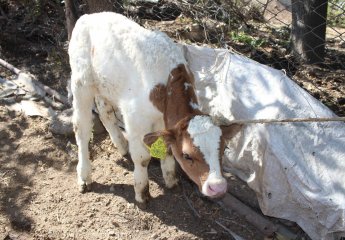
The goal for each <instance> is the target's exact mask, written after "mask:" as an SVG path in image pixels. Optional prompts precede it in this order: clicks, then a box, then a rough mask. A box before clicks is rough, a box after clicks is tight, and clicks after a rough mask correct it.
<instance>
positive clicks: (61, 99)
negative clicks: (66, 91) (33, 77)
mask: <svg viewBox="0 0 345 240" xmlns="http://www.w3.org/2000/svg"><path fill="white" fill-rule="evenodd" d="M34 82H35V84H36V85H38V86H39V87H40V88H42V89H43V90H44V91H46V92H47V93H48V94H49V95H51V96H52V97H53V98H54V99H56V100H58V101H59V102H61V103H63V104H65V105H68V104H69V103H68V99H67V97H65V96H63V95H61V94H60V93H58V92H57V91H55V90H54V89H51V88H50V87H48V86H46V85H44V84H43V83H41V82H39V81H34Z"/></svg>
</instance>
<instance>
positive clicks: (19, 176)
mask: <svg viewBox="0 0 345 240" xmlns="http://www.w3.org/2000/svg"><path fill="white" fill-rule="evenodd" d="M10 2H15V1H10ZM51 2H53V1H51ZM0 7H1V5H0ZM53 7H54V6H51V5H49V6H48V8H47V9H46V11H45V12H44V15H45V16H49V17H42V18H39V19H36V20H35V21H32V19H31V18H30V17H29V16H28V15H27V14H24V13H25V8H23V7H19V8H18V9H15V11H17V14H13V15H11V14H10V13H8V16H7V17H8V18H9V19H10V20H9V21H8V22H6V24H7V25H5V24H4V21H2V22H1V21H0V28H1V30H3V32H2V33H1V34H0V58H3V59H5V60H7V61H8V62H10V63H12V64H13V65H15V66H17V67H18V68H20V69H26V70H29V71H30V72H31V73H33V74H35V75H36V76H37V77H38V79H39V80H40V81H41V82H43V83H44V84H46V85H48V86H50V87H52V88H54V89H56V90H58V91H59V92H60V93H62V94H66V89H65V87H66V79H68V77H69V67H68V56H67V54H66V51H65V50H64V44H65V42H64V39H66V32H65V30H64V19H63V18H61V17H59V16H61V14H63V12H61V11H60V12H58V11H57V12H55V11H53ZM3 10H4V11H5V12H7V9H3ZM21 11H22V12H23V14H18V12H21ZM18 29H19V30H20V31H19V30H18ZM5 30H6V31H5ZM334 44H335V45H336V44H338V43H337V42H336V43H334ZM337 51H338V50H337ZM254 54H256V53H254ZM333 56H340V57H341V59H345V57H344V56H345V54H344V53H342V54H341V55H339V54H335V55H330V57H328V58H327V62H328V63H332V62H334V61H333V60H334V59H333V58H332V57H333ZM250 57H252V58H254V59H255V55H254V57H253V56H250ZM267 62H270V59H268V61H267ZM287 64H289V62H287ZM333 69H334V70H333ZM333 69H332V68H328V67H327V66H326V67H323V66H318V67H316V68H315V67H310V68H301V70H300V71H298V70H293V71H292V72H293V73H294V74H295V78H296V79H297V82H298V83H299V84H300V85H301V86H302V87H304V88H305V89H307V90H308V91H309V92H310V93H311V94H313V95H314V96H315V97H316V98H318V99H320V100H321V101H323V102H324V103H325V104H326V105H327V106H329V107H331V108H332V110H334V111H335V112H336V113H337V114H338V115H341V116H343V115H344V114H345V101H344V93H345V89H344V86H345V85H344V81H345V70H344V69H343V68H342V66H335V65H334V66H333ZM0 76H1V77H3V78H7V79H11V78H12V77H13V75H12V73H10V72H9V71H7V70H4V69H3V68H0ZM48 128H49V122H48V120H45V119H43V118H41V117H31V118H29V117H25V116H24V115H22V114H20V113H15V112H11V111H9V110H8V109H7V108H6V106H5V104H4V103H3V102H0V240H2V239H6V240H11V239H12V240H19V239H21V240H24V239H25V240H27V239H90V240H91V239H162V240H163V239H176V240H177V239H180V240H182V239H234V238H233V236H232V235H231V234H230V233H229V232H228V231H227V230H225V229H224V228H222V227H221V226H220V225H219V223H220V224H221V225H223V226H225V227H226V228H227V229H230V230H231V231H233V232H234V233H236V234H238V235H239V236H241V237H243V238H244V239H263V238H264V236H263V235H262V234H261V233H260V232H259V231H258V230H257V229H256V228H254V227H253V226H252V225H251V224H249V223H248V222H247V221H246V220H245V219H244V218H243V217H240V216H239V215H238V214H237V213H236V212H231V211H225V210H224V209H222V208H221V206H220V205H219V204H217V202H212V201H210V200H208V199H206V198H203V197H201V196H200V194H199V192H198V190H197V189H196V188H195V186H194V184H192V183H191V182H190V181H189V180H188V179H187V178H186V177H185V176H184V175H183V174H181V173H180V174H179V176H180V184H179V187H177V188H176V189H173V190H167V189H166V188H165V187H164V181H163V178H162V174H161V171H160V166H159V162H158V161H157V160H156V161H155V160H153V161H151V164H150V166H149V178H150V193H151V196H152V199H151V201H150V203H149V205H148V208H147V209H145V210H141V209H139V208H138V207H137V206H136V205H135V201H134V188H133V174H132V170H133V164H132V162H131V160H130V159H128V158H127V157H125V158H122V157H120V155H119V154H118V153H117V151H116V148H115V147H114V146H113V145H112V143H111V141H110V138H109V137H108V135H107V134H100V135H95V136H94V137H93V139H92V142H91V143H90V150H91V151H90V152H91V159H92V161H93V180H94V183H93V186H92V191H91V192H88V193H85V194H81V193H79V192H78V188H77V184H76V171H75V168H76V164H77V152H76V150H77V147H76V145H75V141H74V138H73V137H67V136H60V135H53V134H52V133H51V132H50V131H49V130H48ZM228 180H229V183H230V186H229V189H230V192H231V193H232V194H233V195H235V196H237V197H238V198H240V200H241V201H243V202H244V203H246V204H247V205H249V206H251V207H252V208H254V209H256V210H258V205H257V202H256V198H255V194H254V193H253V192H252V191H251V190H250V189H248V187H247V186H246V185H245V184H244V183H243V182H241V181H240V180H238V179H236V178H235V177H233V176H228ZM258 211H259V210H258ZM290 226H291V224H290Z"/></svg>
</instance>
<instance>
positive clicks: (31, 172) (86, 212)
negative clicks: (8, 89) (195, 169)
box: [0, 106, 263, 240]
mask: <svg viewBox="0 0 345 240" xmlns="http://www.w3.org/2000/svg"><path fill="white" fill-rule="evenodd" d="M0 123H1V124H0V148H1V149H0V164H1V165H0V166H1V167H0V179H1V181H0V208H1V213H0V239H7V240H9V239H232V237H231V235H230V234H229V233H227V232H226V231H225V230H224V229H223V228H221V227H220V226H219V225H218V224H217V223H216V221H218V222H219V223H221V224H222V225H224V226H226V227H228V228H229V229H231V230H232V231H233V232H235V233H237V234H238V235H240V236H242V237H244V238H245V239H262V238H263V235H262V234H261V233H260V232H258V230H256V229H255V228H253V227H252V226H251V225H250V224H248V223H247V222H246V221H245V220H244V219H242V218H241V217H239V216H238V215H237V214H236V213H234V212H231V213H229V212H226V211H224V210H222V209H221V207H220V206H219V205H218V204H217V203H215V202H211V201H209V200H208V199H205V198H202V197H200V196H199V194H198V191H197V189H196V188H195V187H194V185H193V184H191V183H190V182H189V181H188V180H187V179H186V178H185V177H183V176H181V181H180V186H179V187H177V188H176V189H173V190H167V189H165V188H164V181H163V177H162V174H161V171H160V166H159V162H158V161H151V164H150V166H149V178H150V193H151V195H152V199H151V201H150V203H149V205H148V208H147V209H145V210H141V209H139V208H138V207H137V206H136V205H135V203H134V189H133V179H132V178H133V176H132V170H133V164H132V162H131V160H130V159H127V158H122V157H120V156H119V154H118V153H117V151H116V149H115V148H114V146H113V145H112V143H111V141H110V139H109V137H108V136H107V134H101V135H97V136H95V137H94V138H93V140H92V142H91V143H90V149H91V158H92V161H93V173H94V174H93V179H94V183H93V185H92V191H91V192H88V193H85V194H81V193H79V192H78V189H77V184H76V172H75V167H76V164H77V152H76V149H77V148H76V145H75V143H74V139H72V138H67V137H61V136H54V135H52V134H51V133H50V132H49V131H48V121H46V120H44V119H42V118H40V117H38V118H27V117H25V116H23V115H18V114H16V113H14V112H10V111H8V110H7V108H6V107H4V106H0ZM229 180H231V179H229ZM232 180H234V179H232ZM235 185H236V186H235ZM230 187H231V186H230ZM233 187H234V188H235V189H236V188H238V190H241V188H244V187H245V186H244V185H242V184H241V183H239V182H237V183H234V185H233ZM188 201H189V203H190V204H192V205H193V208H194V209H195V211H196V212H197V213H198V214H199V215H200V218H199V217H198V216H196V214H195V213H194V211H193V210H192V208H191V207H190V206H189V204H188Z"/></svg>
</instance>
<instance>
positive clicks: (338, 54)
mask: <svg viewBox="0 0 345 240" xmlns="http://www.w3.org/2000/svg"><path fill="white" fill-rule="evenodd" d="M92 1H93V0H84V5H88V6H90V2H92ZM108 2H109V3H111V4H112V7H113V9H107V10H114V11H116V12H120V13H122V14H124V15H127V16H129V17H131V18H132V19H134V20H135V21H137V22H138V23H139V24H141V25H143V26H144V27H146V28H150V29H155V30H160V31H163V32H166V33H167V34H168V35H169V36H170V37H172V38H174V39H175V40H176V41H180V42H184V43H193V44H198V45H207V46H210V47H216V48H227V49H229V50H231V51H234V52H237V53H240V54H243V55H245V56H248V57H249V58H251V59H254V60H256V61H258V62H260V63H263V64H266V65H269V66H271V67H273V68H276V69H280V70H284V71H285V72H286V73H287V75H288V76H289V77H291V78H293V79H294V80H295V81H296V82H298V84H299V85H301V86H302V87H303V88H305V89H306V90H308V91H309V92H310V93H311V94H312V95H313V96H314V97H316V98H318V99H320V100H321V101H322V102H324V103H325V104H326V105H327V106H328V107H330V108H331V109H332V110H333V111H335V112H336V113H337V114H338V115H345V2H344V1H343V0H329V1H328V3H327V1H325V2H324V4H328V7H327V8H326V9H327V14H325V17H323V16H322V15H320V14H319V12H316V14H315V15H316V17H317V18H318V21H319V22H320V25H315V24H313V22H310V21H309V23H310V24H312V25H313V26H312V25H311V26H308V22H304V23H303V24H305V25H306V26H305V29H304V31H305V32H302V38H303V35H305V36H307V35H308V34H309V36H308V37H309V39H307V41H306V47H307V48H308V47H309V49H308V50H307V52H308V51H313V52H314V53H315V55H316V57H318V54H320V56H319V59H320V61H317V62H316V64H311V65H310V64H305V62H303V61H300V59H301V57H302V56H299V54H300V53H298V52H295V51H294V48H293V46H294V44H295V45H296V42H297V41H299V39H296V38H293V37H291V36H292V35H291V31H292V26H293V14H292V11H293V7H294V5H293V4H302V5H303V4H304V3H303V2H307V1H301V0H292V1H291V0H145V1H144V0H141V1H138V0H108ZM298 2H299V3H298ZM311 2H312V1H311ZM80 5H81V6H83V0H80ZM302 5H298V6H297V8H298V7H300V6H302ZM295 7H296V6H295ZM85 11H89V12H94V11H97V9H96V10H95V9H88V10H85ZM314 11H316V10H314ZM303 17H304V16H302V18H303ZM298 21H299V20H298ZM298 24H301V23H300V22H299V23H298ZM325 25H326V26H327V27H326V36H325V42H324V44H321V45H323V46H320V44H319V45H317V44H316V45H315V43H314V41H318V40H320V39H318V38H320V36H318V35H316V34H314V31H317V30H318V28H320V27H322V26H325ZM321 42H322V39H321ZM311 43H314V44H311ZM309 45H310V46H309ZM323 47H324V48H325V50H324V51H323V50H322V49H323ZM320 48H321V52H320ZM321 55H322V56H321Z"/></svg>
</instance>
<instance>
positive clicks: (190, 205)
mask: <svg viewBox="0 0 345 240" xmlns="http://www.w3.org/2000/svg"><path fill="white" fill-rule="evenodd" d="M181 185H182V193H183V197H184V199H185V200H186V202H187V204H188V206H189V207H190V209H192V211H193V213H194V216H196V217H198V218H201V216H200V214H199V213H198V212H197V211H196V210H195V208H194V206H193V204H192V203H191V201H190V199H189V198H188V196H187V194H186V191H185V188H184V181H181Z"/></svg>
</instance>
